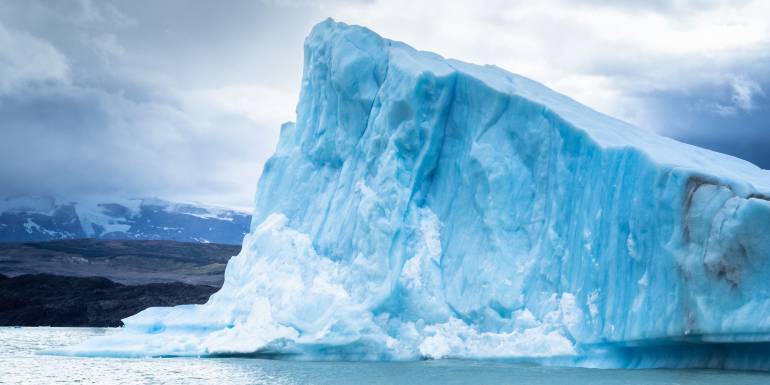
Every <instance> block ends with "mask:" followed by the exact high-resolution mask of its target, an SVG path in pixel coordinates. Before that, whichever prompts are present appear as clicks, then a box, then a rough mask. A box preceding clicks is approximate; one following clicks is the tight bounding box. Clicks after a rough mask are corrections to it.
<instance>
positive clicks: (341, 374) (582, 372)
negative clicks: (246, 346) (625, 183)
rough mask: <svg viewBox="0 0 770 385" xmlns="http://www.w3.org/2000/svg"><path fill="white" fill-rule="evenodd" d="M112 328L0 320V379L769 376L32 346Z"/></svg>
mask: <svg viewBox="0 0 770 385" xmlns="http://www.w3.org/2000/svg"><path fill="white" fill-rule="evenodd" d="M114 332H116V329H100V328H0V384H69V383H78V384H367V385H368V384H418V385H431V384H441V385H449V384H490V385H491V384H494V385H498V384H528V385H529V384H558V385H569V384H597V385H601V384H632V385H633V384H644V385H653V384H699V385H708V384H770V374H766V373H753V372H734V371H715V370H601V369H581V368H554V367H540V366H524V365H517V364H509V363H499V362H484V361H460V360H438V361H422V362H399V363H393V362H376V363H373V362H293V361H276V360H262V359H244V358H146V359H121V358H80V357H56V356H45V355H39V354H36V353H37V352H39V351H41V350H43V349H48V348H53V347H58V346H65V345H71V344H75V343H78V342H80V341H83V340H84V339H86V338H89V337H92V336H97V335H104V334H105V333H114Z"/></svg>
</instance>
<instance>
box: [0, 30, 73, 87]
mask: <svg viewBox="0 0 770 385" xmlns="http://www.w3.org/2000/svg"><path fill="white" fill-rule="evenodd" d="M68 80H69V65H68V64H67V60H66V58H65V57H64V55H62V54H61V52H59V51H58V50H57V49H56V48H54V47H53V46H52V45H51V44H49V43H48V42H46V41H44V40H41V39H38V38H36V37H34V36H31V35H29V34H27V33H24V32H21V31H15V30H11V29H8V28H6V27H5V26H3V24H2V23H0V93H8V92H12V91H14V90H17V89H19V88H22V87H26V86H28V85H32V84H43V83H51V82H60V83H66V82H68Z"/></svg>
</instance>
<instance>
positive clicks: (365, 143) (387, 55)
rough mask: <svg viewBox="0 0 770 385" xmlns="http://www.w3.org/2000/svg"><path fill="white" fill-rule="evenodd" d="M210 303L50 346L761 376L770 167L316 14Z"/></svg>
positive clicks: (159, 311)
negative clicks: (244, 231)
mask: <svg viewBox="0 0 770 385" xmlns="http://www.w3.org/2000/svg"><path fill="white" fill-rule="evenodd" d="M304 49H305V63H304V75H303V80H302V91H301V95H300V101H299V104H298V106H297V122H296V124H294V123H287V124H285V125H284V126H283V127H282V128H281V136H280V143H279V145H278V148H277V150H276V152H275V154H274V155H273V157H272V158H271V159H270V160H269V161H268V162H267V164H266V165H265V167H264V172H263V175H262V177H261V179H260V181H259V185H258V191H257V195H256V204H255V210H254V216H253V221H252V226H251V233H250V234H248V235H247V236H246V237H245V239H244V241H243V250H242V252H241V253H240V254H239V255H238V256H235V257H233V258H232V259H231V260H230V262H229V263H228V265H227V271H226V276H225V283H224V287H223V288H222V289H221V290H220V291H219V292H218V293H216V294H214V295H213V296H212V297H211V299H210V300H209V301H208V302H207V303H206V304H205V305H185V306H177V307H173V308H150V309H147V310H145V311H143V312H141V313H139V314H137V315H134V316H132V317H129V318H127V319H126V320H124V322H125V324H126V326H125V330H124V331H122V332H121V333H118V334H115V335H110V336H107V337H101V338H97V339H94V340H91V341H88V342H86V343H85V344H82V345H79V346H75V347H70V348H65V349H62V350H59V351H58V353H62V354H80V355H118V356H164V355H182V356H189V355H193V356H197V355H240V354H247V355H254V356H267V357H284V358H294V359H354V360H357V359H386V360H411V359H421V358H445V357H455V358H512V359H525V360H533V361H538V362H544V363H556V364H567V365H584V366H599V367H650V366H668V367H688V366H689V367H736V368H753V369H768V368H769V367H770V360H768V357H770V356H768V355H767V354H766V352H768V351H770V349H768V348H767V347H768V346H770V235H768V232H769V231H770V171H766V170H762V169H760V168H758V167H756V166H754V165H752V164H750V163H748V162H745V161H743V160H740V159H737V158H733V157H730V156H727V155H723V154H719V153H715V152H712V151H708V150H705V149H701V148H697V147H694V146H690V145H687V144H683V143H679V142H676V141H674V140H672V139H668V138H665V137H661V136H659V135H657V134H655V133H653V132H651V131H647V130H644V129H640V128H637V127H634V126H631V125H629V124H626V123H624V122H621V121H619V120H616V119H613V118H610V117H608V116H605V115H602V114H600V113H598V112H596V111H593V110H591V109H589V108H587V107H585V106H583V105H581V104H579V103H577V102H575V101H573V100H572V99H569V98H568V97H566V96H563V95H560V94H558V93H556V92H554V91H552V90H550V89H548V88H546V87H545V86H543V85H541V84H538V83H536V82H534V81H532V80H529V79H526V78H523V77H521V76H517V75H514V74H511V73H508V72H506V71H504V70H502V69H499V68H497V67H494V66H478V65H473V64H467V63H463V62H460V61H456V60H450V59H444V58H442V57H440V56H438V55H436V54H433V53H429V52H422V51H417V50H415V49H413V48H411V47H409V46H407V45H405V44H403V43H400V42H396V41H391V40H387V39H384V38H381V37H380V36H378V35H377V34H375V33H374V32H372V31H370V30H368V29H365V28H362V27H358V26H349V25H346V24H343V23H337V22H334V21H333V20H331V19H329V20H326V21H324V22H322V23H320V24H318V25H317V26H316V27H315V28H314V29H313V31H312V33H311V34H310V35H309V37H308V38H307V39H306V41H305V48H304Z"/></svg>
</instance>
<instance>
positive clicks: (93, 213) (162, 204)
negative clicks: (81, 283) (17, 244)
mask: <svg viewBox="0 0 770 385" xmlns="http://www.w3.org/2000/svg"><path fill="white" fill-rule="evenodd" d="M250 221H251V215H249V214H248V213H245V212H241V211H237V210H232V209H226V208H218V207H212V206H205V205H198V204H189V203H174V202H168V201H164V200H160V199H154V198H149V199H148V198H144V199H122V200H116V199H110V200H87V201H79V202H71V201H64V202H60V201H58V200H57V199H55V198H52V197H27V196H23V197H14V198H6V199H3V200H0V241H4V242H9V241H11V242H12V241H44V240H53V239H73V238H100V239H145V240H153V239H158V240H172V241H180V242H206V243H208V242H213V243H226V244H240V243H241V241H242V240H243V236H244V234H246V233H248V231H249V224H250Z"/></svg>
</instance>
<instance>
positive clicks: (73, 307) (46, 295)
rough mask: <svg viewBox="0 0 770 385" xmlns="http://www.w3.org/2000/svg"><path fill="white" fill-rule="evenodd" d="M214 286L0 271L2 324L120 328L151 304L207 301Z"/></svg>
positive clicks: (0, 312) (0, 322)
mask: <svg viewBox="0 0 770 385" xmlns="http://www.w3.org/2000/svg"><path fill="white" fill-rule="evenodd" d="M217 290H218V288H216V287H213V286H207V285H189V284H185V283H181V282H169V283H150V284H144V285H123V284H120V283H116V282H113V281H110V280H109V279H107V278H102V277H65V276H59V275H51V274H26V275H20V276H17V277H12V278H11V277H6V276H4V275H0V326H92V327H97V326H99V327H102V326H104V327H114V326H122V325H123V322H121V319H123V318H126V317H128V316H131V315H133V314H136V313H138V312H140V311H142V310H144V309H146V308H148V307H151V306H173V305H181V304H187V303H205V302H206V300H208V298H209V296H210V295H211V294H213V293H214V292H215V291H217Z"/></svg>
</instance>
